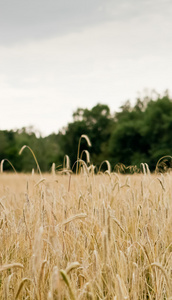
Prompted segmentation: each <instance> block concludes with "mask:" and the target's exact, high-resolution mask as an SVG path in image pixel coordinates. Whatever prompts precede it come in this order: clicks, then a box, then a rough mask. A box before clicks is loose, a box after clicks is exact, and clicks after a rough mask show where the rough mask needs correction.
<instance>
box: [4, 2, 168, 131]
mask: <svg viewBox="0 0 172 300" xmlns="http://www.w3.org/2000/svg"><path fill="white" fill-rule="evenodd" d="M171 16H172V1H171V0H120V1H119V0H47V1H45V0H29V1H28V0H27V1H26V0H15V1H14V0H6V1H3V0H0V105H1V106H0V107H1V117H0V130H4V129H15V128H21V127H23V126H25V127H26V126H29V125H33V126H34V127H35V128H36V129H38V130H39V131H40V132H41V133H42V134H43V135H48V134H50V133H51V132H58V130H59V129H60V128H62V127H63V126H65V125H66V124H67V123H68V122H70V121H72V113H73V112H74V111H75V110H76V109H77V108H78V107H83V108H86V107H87V108H92V107H93V106H94V105H96V104H97V103H105V104H108V105H109V107H110V108H111V112H112V113H113V112H114V111H117V110H118V109H119V107H120V106H121V105H122V104H123V103H124V102H125V101H126V100H128V99H130V100H131V102H133V103H134V101H135V99H136V98H137V97H138V95H139V93H140V94H141V95H143V94H144V89H148V90H149V91H150V90H152V89H155V90H156V91H157V92H158V93H163V92H164V90H166V89H169V92H170V95H171V91H172V86H171V85H172V30H171V29H172V17H171Z"/></svg>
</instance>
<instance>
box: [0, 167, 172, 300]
mask: <svg viewBox="0 0 172 300" xmlns="http://www.w3.org/2000/svg"><path fill="white" fill-rule="evenodd" d="M52 173H53V174H52V175H49V174H44V178H41V179H40V176H38V175H24V174H20V175H19V174H13V175H12V174H1V175H0V299H7V300H12V299H28V300H29V299H38V300H44V299H49V300H50V299H113V300H115V299H116V300H124V299H133V300H135V299H136V300H137V299H140V300H142V299H145V300H146V299H152V300H153V299H156V300H161V299H172V288H171V286H172V221H171V216H172V189H171V186H172V176H171V175H170V174H167V175H164V176H160V175H149V174H144V175H143V174H140V175H131V176H126V175H119V174H112V173H109V172H106V174H100V175H93V172H91V173H90V175H88V174H80V175H77V176H75V175H56V174H55V171H54V172H52Z"/></svg>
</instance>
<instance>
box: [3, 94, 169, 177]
mask: <svg viewBox="0 0 172 300" xmlns="http://www.w3.org/2000/svg"><path fill="white" fill-rule="evenodd" d="M171 132H172V99H171V98H170V96H169V94H168V91H166V92H165V93H164V94H163V95H158V94H157V95H156V98H155V99H152V97H148V96H146V97H144V98H143V99H141V98H138V99H137V100H136V102H135V104H134V105H131V103H130V101H127V102H126V103H125V104H124V105H123V106H121V107H120V111H119V112H115V113H113V114H112V113H111V112H110V108H109V107H108V105H106V104H97V105H96V106H94V107H92V108H91V109H87V108H78V109H77V110H76V111H75V112H74V113H73V122H71V123H69V124H67V125H66V127H64V128H63V129H62V130H60V131H59V132H58V133H57V134H55V133H52V134H50V135H49V136H47V137H42V136H39V137H37V136H36V134H35V132H34V129H33V128H32V127H30V128H22V129H19V130H16V131H13V130H10V131H7V130H3V131H0V160H1V161H2V160H3V159H8V160H9V161H10V162H11V163H12V164H13V165H14V167H15V168H16V170H17V171H19V172H21V171H23V172H30V171H31V170H32V169H33V168H36V164H35V162H34V160H33V156H32V155H31V153H30V152H29V151H27V150H25V152H24V153H23V154H22V155H20V156H19V150H20V149H21V147H22V146H23V145H28V146H30V147H31V148H32V150H33V151H34V153H35V155H36V157H37V160H38V162H39V165H40V168H41V170H42V172H47V171H50V170H51V166H52V164H53V163H55V165H56V168H57V169H58V170H60V169H61V168H62V167H63V161H64V157H65V155H68V157H69V158H70V164H71V167H72V166H73V164H74V163H75V162H76V159H77V153H78V142H79V139H80V136H81V135H82V134H84V135H87V136H88V137H89V139H90V141H91V144H92V146H91V147H89V146H88V144H87V142H86V140H85V139H82V140H81V144H80V153H81V152H82V151H83V150H88V151H89V153H90V158H91V162H90V163H93V164H94V165H96V166H97V167H98V166H100V164H101V162H102V161H104V160H108V161H109V162H110V164H111V166H112V169H113V168H114V167H115V166H116V165H118V164H119V163H122V164H123V165H125V166H137V167H138V168H139V166H140V164H141V163H147V164H148V165H149V168H150V170H151V171H153V170H154V169H155V166H156V163H157V161H158V160H159V159H160V158H161V157H163V156H166V155H169V156H170V155H171V154H172V139H171ZM83 159H85V158H84V157H83ZM4 169H5V170H11V166H10V164H8V162H4ZM74 170H75V168H74Z"/></svg>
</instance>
